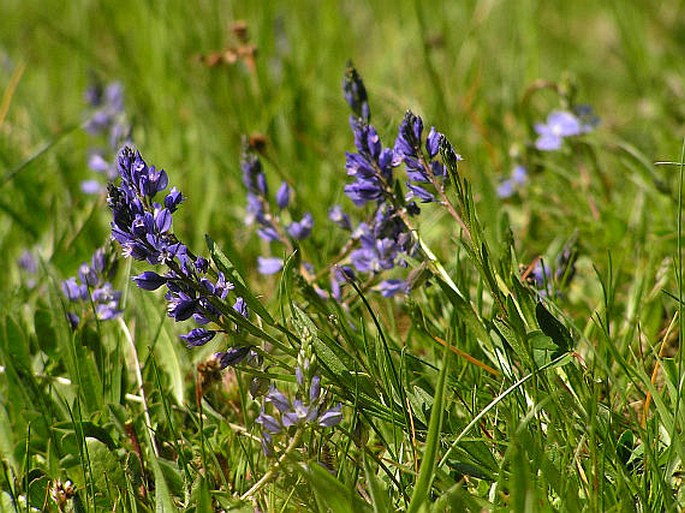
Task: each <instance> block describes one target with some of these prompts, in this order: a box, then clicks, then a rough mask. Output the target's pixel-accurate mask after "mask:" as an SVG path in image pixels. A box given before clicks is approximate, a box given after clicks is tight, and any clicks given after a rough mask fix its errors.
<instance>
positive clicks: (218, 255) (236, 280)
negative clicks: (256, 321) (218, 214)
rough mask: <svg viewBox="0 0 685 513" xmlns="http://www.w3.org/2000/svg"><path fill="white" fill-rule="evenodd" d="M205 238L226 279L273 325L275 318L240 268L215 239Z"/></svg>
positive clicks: (251, 307) (248, 304)
mask: <svg viewBox="0 0 685 513" xmlns="http://www.w3.org/2000/svg"><path fill="white" fill-rule="evenodd" d="M205 240H206V242H207V249H209V253H210V255H212V260H213V261H214V263H215V264H216V265H217V267H218V268H219V269H220V270H221V271H222V272H223V273H224V274H225V275H226V279H227V280H229V281H230V282H232V283H233V285H234V286H235V289H234V290H235V293H236V294H237V295H239V296H241V297H242V298H243V299H244V300H245V303H247V306H249V307H250V309H251V310H252V311H253V312H255V313H256V314H257V315H259V316H260V317H261V318H262V319H264V321H265V322H266V323H267V324H270V325H273V324H274V319H273V317H271V314H270V313H269V312H268V311H267V309H266V308H264V305H262V303H261V302H260V301H259V300H258V299H257V298H256V297H255V295H254V294H252V292H250V289H249V288H248V287H247V285H246V284H245V280H243V277H242V276H241V275H240V273H239V272H238V269H237V268H236V266H235V265H233V262H232V261H231V260H229V258H228V257H227V256H226V255H225V254H224V253H223V252H222V251H221V250H220V249H219V247H218V246H217V245H216V243H215V242H214V240H213V239H212V238H211V237H210V236H209V235H205Z"/></svg>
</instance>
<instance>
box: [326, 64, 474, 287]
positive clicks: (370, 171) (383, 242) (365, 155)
mask: <svg viewBox="0 0 685 513" xmlns="http://www.w3.org/2000/svg"><path fill="white" fill-rule="evenodd" d="M343 92H344V95H345V99H346V100H347V103H348V104H349V106H350V108H351V109H352V112H353V114H352V115H351V116H350V127H351V129H352V133H353V135H354V143H355V147H356V149H357V152H355V153H353V152H348V153H346V165H345V167H346V170H347V175H348V176H349V177H351V178H352V182H351V183H348V184H347V185H345V194H346V195H347V196H348V197H349V198H350V199H351V200H352V202H353V203H354V204H355V205H356V206H358V207H363V206H365V205H367V204H371V205H373V207H374V210H373V214H372V215H371V216H370V217H369V219H368V220H367V221H365V222H361V223H360V224H359V225H358V226H357V228H356V229H353V228H352V225H351V222H350V219H349V216H347V215H346V214H345V213H344V212H342V209H341V207H340V206H338V205H336V206H334V207H333V208H332V209H331V210H330V212H329V218H330V219H331V220H332V221H333V222H335V223H336V224H337V225H338V226H340V227H341V228H344V229H347V230H349V231H350V232H351V237H352V238H353V239H354V240H357V241H358V246H359V247H357V248H356V249H354V250H353V251H352V252H351V254H350V262H351V264H352V266H353V267H354V269H355V270H356V271H358V272H361V273H367V274H370V275H376V274H380V273H382V272H384V271H388V270H390V269H393V268H394V267H396V266H398V265H400V266H405V265H406V261H405V259H404V256H410V257H416V255H417V253H418V249H417V244H416V240H415V238H414V236H413V235H412V231H411V228H410V226H409V225H408V224H407V220H408V219H409V218H410V217H411V216H415V215H417V214H418V213H419V212H420V209H419V207H418V206H417V204H416V200H418V201H420V202H422V203H432V202H438V203H440V202H441V200H439V199H438V196H440V195H442V194H444V188H445V186H446V184H447V182H446V176H447V172H446V169H445V166H444V165H443V164H442V162H441V160H440V156H439V155H440V151H441V150H446V151H450V152H452V153H453V154H454V157H455V161H456V160H460V159H461V157H459V156H458V155H457V154H456V153H454V150H453V148H452V147H451V145H450V144H449V142H448V141H447V139H446V138H445V136H444V135H443V134H442V133H440V132H438V131H437V130H436V129H435V128H434V127H431V128H430V130H429V131H428V134H427V135H426V136H425V140H424V125H423V120H422V119H421V118H420V117H419V116H417V115H415V114H414V113H412V112H411V111H408V112H407V113H406V114H405V117H404V119H403V121H402V123H401V124H400V127H399V133H398V135H397V138H396V139H395V143H394V146H393V147H392V148H390V147H385V146H383V144H382V142H381V139H380V137H379V135H378V132H377V131H376V129H375V128H374V126H373V125H371V124H370V117H371V110H370V108H369V105H368V97H367V94H366V89H365V87H364V84H363V82H362V80H361V78H360V77H359V75H358V73H357V71H356V70H355V69H354V68H353V67H351V66H348V69H347V71H346V73H345V78H344V80H343ZM402 164H403V165H404V167H405V169H406V173H407V178H408V180H407V181H406V182H405V185H406V187H407V190H408V192H407V193H406V195H405V196H404V197H402V196H401V193H400V192H399V191H400V190H401V187H399V184H397V183H396V179H395V176H394V169H395V168H397V167H398V166H400V165H402ZM338 278H339V276H338V275H335V274H334V281H336V280H337V279H338ZM334 290H337V289H336V287H335V286H334ZM376 290H378V291H379V292H380V293H381V294H382V295H383V296H385V297H390V296H394V295H395V294H398V293H407V292H408V291H409V284H408V283H407V282H406V281H404V280H399V279H390V280H384V281H381V282H380V284H379V285H378V286H377V288H376Z"/></svg>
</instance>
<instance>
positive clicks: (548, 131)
mask: <svg viewBox="0 0 685 513" xmlns="http://www.w3.org/2000/svg"><path fill="white" fill-rule="evenodd" d="M535 132H537V134H538V138H537V140H536V141H535V147H536V148H537V149H538V150H540V151H554V150H558V149H559V148H561V143H562V141H563V139H564V138H565V137H571V136H574V135H580V134H581V133H582V132H583V126H582V125H581V122H580V120H579V119H578V117H576V116H575V115H574V114H572V113H570V112H566V111H559V110H555V111H553V112H550V114H549V115H548V116H547V122H546V123H536V124H535Z"/></svg>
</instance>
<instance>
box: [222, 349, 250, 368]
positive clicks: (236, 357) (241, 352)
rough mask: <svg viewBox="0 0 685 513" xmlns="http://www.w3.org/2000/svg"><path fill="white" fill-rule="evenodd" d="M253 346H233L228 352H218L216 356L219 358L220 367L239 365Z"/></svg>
mask: <svg viewBox="0 0 685 513" xmlns="http://www.w3.org/2000/svg"><path fill="white" fill-rule="evenodd" d="M250 349H252V346H238V347H232V348H231V349H229V350H228V351H226V352H222V353H216V354H215V355H214V356H215V357H216V358H217V359H218V360H219V364H220V367H221V368H222V369H225V368H226V367H229V366H231V367H233V366H235V365H238V364H239V363H240V362H241V361H243V359H244V358H245V357H246V356H247V355H248V353H249V352H250Z"/></svg>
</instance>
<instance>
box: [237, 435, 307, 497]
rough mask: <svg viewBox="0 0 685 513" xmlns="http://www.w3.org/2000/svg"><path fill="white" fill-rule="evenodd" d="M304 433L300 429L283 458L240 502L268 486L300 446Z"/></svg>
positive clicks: (282, 455) (281, 457)
mask: <svg viewBox="0 0 685 513" xmlns="http://www.w3.org/2000/svg"><path fill="white" fill-rule="evenodd" d="M302 433H303V429H302V428H299V429H298V430H297V431H296V432H295V435H294V436H293V439H292V440H291V441H290V444H288V447H286V449H285V451H284V452H283V454H281V456H280V457H279V458H278V461H276V463H274V464H273V465H272V466H271V468H270V469H269V471H268V472H267V473H266V474H264V475H263V476H262V477H261V479H260V480H259V481H257V482H256V483H255V484H254V485H252V488H250V489H249V490H248V491H246V492H245V493H244V494H242V495H241V496H240V500H241V501H244V500H247V499H248V498H249V497H250V496H252V495H254V494H255V493H257V492H258V491H259V490H261V489H262V488H263V487H264V485H265V484H267V483H268V482H269V481H270V480H271V479H272V478H273V477H274V475H275V474H276V473H277V472H278V471H279V470H280V468H281V465H282V464H283V462H284V461H285V460H286V459H287V458H289V457H290V455H291V454H292V453H293V451H294V450H295V449H297V447H298V446H299V445H300V440H301V439H302Z"/></svg>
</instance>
